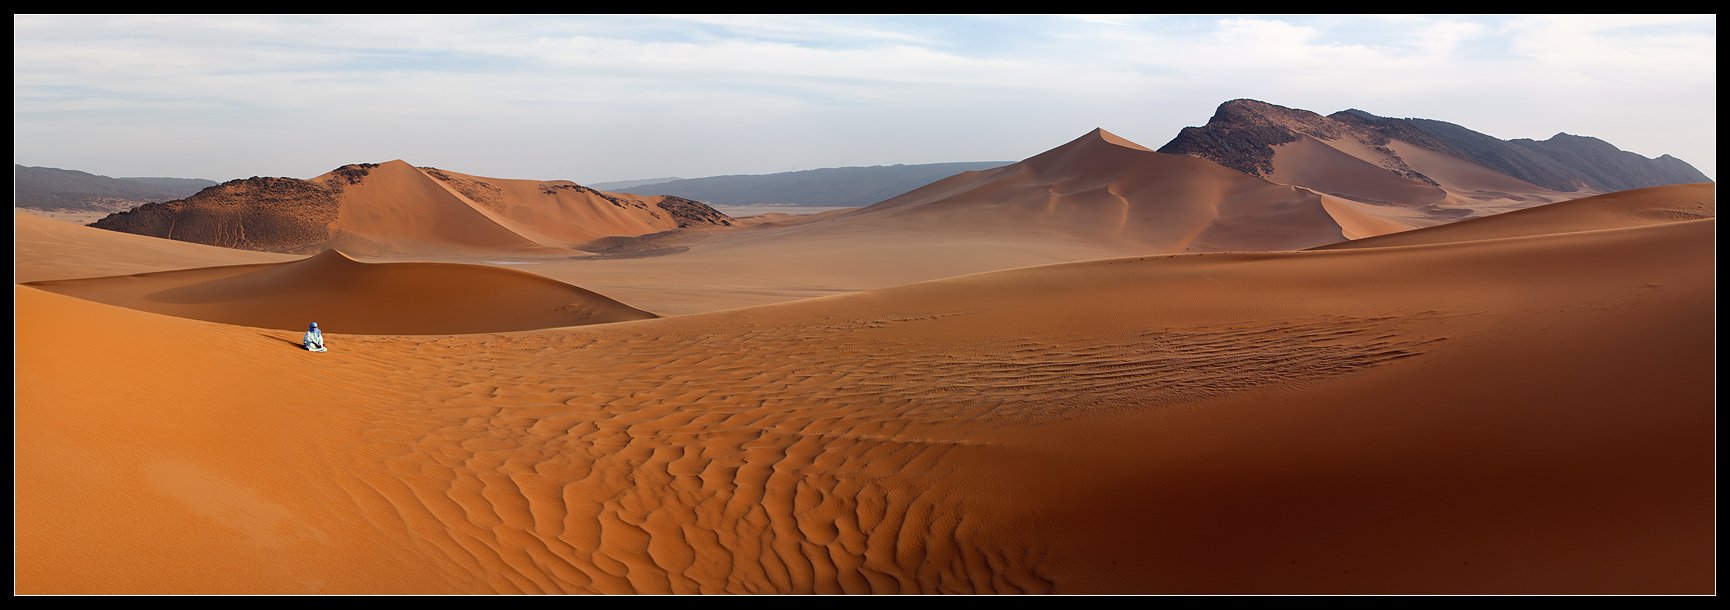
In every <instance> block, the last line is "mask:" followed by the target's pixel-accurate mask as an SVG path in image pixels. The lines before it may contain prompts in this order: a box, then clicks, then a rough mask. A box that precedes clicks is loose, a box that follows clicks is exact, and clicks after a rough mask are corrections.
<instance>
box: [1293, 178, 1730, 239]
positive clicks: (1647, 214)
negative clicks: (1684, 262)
mask: <svg viewBox="0 0 1730 610" xmlns="http://www.w3.org/2000/svg"><path fill="white" fill-rule="evenodd" d="M1717 215H1718V195H1717V185H1716V184H1714V183H1710V182H1707V183H1702V184H1676V185H1670V186H1654V187H1648V188H1643V189H1634V190H1631V191H1621V192H1616V193H1610V194H1608V195H1597V196H1594V197H1586V198H1583V199H1575V200H1573V201H1564V202H1561V203H1552V204H1549V205H1543V206H1539V207H1535V208H1528V209H1524V210H1517V211H1513V212H1506V213H1502V214H1497V215H1495V216H1485V217H1482V218H1472V219H1468V220H1463V221H1460V222H1456V223H1452V224H1445V225H1439V226H1434V227H1429V228H1425V229H1417V230H1414V231H1406V232H1401V233H1391V234H1387V235H1380V236H1377V237H1370V238H1366V239H1357V240H1352V241H1348V242H1342V243H1337V244H1330V245H1326V246H1322V247H1320V248H1316V249H1317V250H1338V249H1345V248H1380V247H1385V246H1411V245H1418V244H1436V243H1446V242H1455V241H1472V240H1480V239H1501V238H1504V237H1522V236H1527V235H1547V234H1551V233H1572V232H1576V231H1596V230H1600V229H1620V228H1627V227H1638V226H1645V225H1651V224H1662V223H1668V222H1678V221H1683V220H1697V219H1701V218H1715V217H1717Z"/></svg>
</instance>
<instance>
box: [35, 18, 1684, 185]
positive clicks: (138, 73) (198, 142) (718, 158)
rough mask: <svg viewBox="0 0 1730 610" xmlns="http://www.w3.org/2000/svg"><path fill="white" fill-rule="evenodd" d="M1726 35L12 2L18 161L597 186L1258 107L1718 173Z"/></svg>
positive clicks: (932, 149)
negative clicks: (1378, 118) (1572, 144)
mask: <svg viewBox="0 0 1730 610" xmlns="http://www.w3.org/2000/svg"><path fill="white" fill-rule="evenodd" d="M1716 44H1717V42H1716V20H1715V18H1713V17H1711V16H1704V17H1689V16H1653V17H1642V16H1633V17H1626V16H1604V17H1592V16H1542V17H1513V18H1502V17H1422V16H1388V17H1336V16H1318V17H1230V18H1216V17H1192V16H1173V17H1123V16H1072V17H1030V16H989V17H923V16H903V17H845V16H704V15H696V16H666V17H649V16H635V17H633V16H610V15H608V16H587V17H582V16H579V17H565V16H560V17H486V16H464V17H437V16H416V17H406V16H405V17H399V16H334V17H300V16H296V17H267V16H230V17H187V16H127V17H83V16H66V17H57V16H16V17H15V18H14V42H13V51H14V74H13V77H14V86H13V103H14V114H13V116H14V132H15V136H14V153H15V156H16V157H17V159H18V160H19V161H20V162H31V163H40V164H50V165H53V164H61V165H66V166H72V167H77V168H79V169H87V170H91V171H99V172H103V173H110V174H139V173H174V174H179V175H188V176H203V177H216V178H222V177H232V176H241V175H254V174H283V175H302V176H304V175H312V174H314V173H317V172H320V171H323V170H325V169H328V168H330V167H333V166H335V165H340V164H342V163H348V162H353V161H363V160H376V159H373V157H372V156H380V158H394V157H405V158H409V159H411V160H414V161H416V162H426V163H431V162H434V161H433V159H437V161H436V162H437V163H441V164H446V165H450V166H452V167H454V168H456V169H463V170H465V171H476V172H482V173H486V172H492V173H495V174H503V175H507V176H510V175H518V174H524V175H532V176H539V177H566V178H575V179H581V180H604V179H613V178H632V177H638V176H647V175H705V174H715V173H733V172H756V171H778V170H786V169H799V168H809V167H816V166H823V165H839V164H869V163H895V162H924V161H952V160H973V159H994V160H996V159H1003V160H1007V159H1013V158H1018V157H1021V156H1026V155H1029V154H1033V153H1036V152H1039V151H1040V150H1042V149H1044V148H1047V147H1049V146H1053V145H1056V144H1059V143H1061V142H1063V141H1065V140H1067V139H1069V138H1070V137H1073V136H1074V135H1075V134H1077V133H1080V132H1082V131H1085V130H1086V129H1090V128H1092V127H1095V126H1106V127H1109V128H1111V129H1113V131H1116V132H1118V133H1121V134H1123V135H1125V136H1128V137H1131V138H1135V139H1140V140H1143V143H1144V144H1147V145H1149V146H1158V145H1159V144H1162V143H1163V142H1164V141H1165V140H1166V139H1168V138H1169V137H1171V135H1172V134H1174V133H1175V132H1176V130H1177V129H1178V128H1180V127H1182V126H1183V125H1185V124H1194V123H1198V122H1200V121H1201V120H1204V119H1205V118H1206V116H1207V115H1208V114H1210V113H1211V112H1212V108H1213V106H1215V105H1217V104H1218V103H1219V102H1220V101H1223V100H1226V99H1231V98H1236V97H1257V98H1261V99H1265V100H1267V101H1270V102H1274V103H1279V104H1284V105H1289V106H1298V107H1305V108H1309V109H1312V110H1317V111H1321V112H1331V111H1333V110H1339V109H1343V108H1346V107H1361V108H1364V109H1366V110H1370V111H1372V112H1377V113H1382V114H1392V115H1401V116H1428V117H1433V118H1439V119H1443V120H1449V121H1453V122H1457V123H1461V124H1464V125H1467V126H1469V127H1473V128H1476V129H1480V130H1483V131H1487V132H1489V133H1491V134H1493V135H1497V136H1500V137H1545V136H1548V135H1549V134H1550V133H1554V132H1555V131H1564V130H1565V131H1569V132H1571V133H1588V134H1592V135H1598V136H1600V137H1604V138H1605V139H1607V140H1609V141H1611V142H1613V143H1615V144H1617V145H1619V146H1622V147H1624V148H1630V149H1634V150H1638V151H1640V152H1643V153H1646V154H1649V155H1655V154H1658V153H1664V152H1668V153H1672V154H1676V155H1678V156H1680V157H1682V158H1684V159H1686V160H1688V161H1690V162H1693V163H1695V164H1696V165H1699V166H1700V167H1701V168H1702V169H1703V170H1704V171H1707V172H1708V173H1709V174H1710V173H1713V171H1714V170H1715V164H1716ZM645 136H650V137H652V138H653V141H652V142H645V141H644V137H645ZM369 155H372V156H369ZM423 159H424V160H423ZM561 172H565V173H562V174H561Z"/></svg>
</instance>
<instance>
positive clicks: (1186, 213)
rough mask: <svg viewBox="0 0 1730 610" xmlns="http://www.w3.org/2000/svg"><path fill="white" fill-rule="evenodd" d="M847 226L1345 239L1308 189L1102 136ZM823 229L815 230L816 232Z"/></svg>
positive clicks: (1171, 238) (864, 213)
mask: <svg viewBox="0 0 1730 610" xmlns="http://www.w3.org/2000/svg"><path fill="white" fill-rule="evenodd" d="M827 224H828V225H830V226H832V227H834V228H838V229H846V230H853V231H858V230H873V231H885V230H894V231H908V230H913V231H948V232H954V233H1006V234H1008V233H1013V234H1017V235H1026V236H1030V237H1034V238H1039V237H1044V238H1053V237H1055V238H1071V239H1086V240H1099V241H1105V242H1110V243H1119V244H1123V245H1124V246H1125V247H1126V248H1133V250H1127V249H1126V252H1129V251H1134V252H1183V251H1226V250H1285V249H1298V248H1306V247H1310V246H1309V245H1305V244H1311V245H1319V244H1321V243H1326V242H1328V241H1330V240H1337V239H1338V238H1339V237H1340V236H1341V232H1340V227H1339V225H1338V224H1337V223H1335V222H1334V221H1333V219H1332V218H1331V217H1330V216H1329V215H1328V213H1327V210H1326V209H1325V208H1324V207H1323V206H1322V204H1321V200H1320V198H1319V197H1318V196H1317V195H1316V194H1314V193H1311V192H1309V191H1305V190H1302V189H1296V188H1292V187H1289V186H1280V185H1275V184H1271V183H1269V182H1267V181H1265V180H1262V179H1260V178H1256V177H1252V176H1246V175H1244V174H1241V173H1238V172H1235V171H1232V170H1229V169H1226V168H1224V167H1221V166H1219V165H1217V164H1215V163H1212V162H1209V161H1205V160H1202V159H1197V158H1193V157H1188V156H1184V155H1167V154H1162V153H1156V152H1153V151H1150V150H1148V149H1147V148H1145V147H1142V146H1140V145H1138V144H1135V143H1134V142H1130V141H1128V140H1125V139H1123V138H1121V137H1119V136H1116V135H1114V134H1112V133H1110V132H1107V131H1105V130H1103V129H1096V130H1094V131H1092V132H1090V133H1088V134H1086V135H1083V136H1081V137H1080V138H1076V139H1075V140H1073V141H1071V142H1069V143H1068V144H1064V145H1063V146H1059V147H1057V148H1054V149H1051V150H1049V151H1046V152H1044V153H1041V154H1039V155H1036V156H1034V157H1031V158H1029V159H1027V160H1024V161H1021V162H1020V163H1016V164H1014V165H1010V166H1006V167H1002V168H998V169H993V170H985V171H978V172H966V173H963V174H959V175H957V176H954V177H950V178H946V179H943V180H939V181H937V182H934V183H932V184H929V185H926V186H924V187H921V188H918V189H915V190H913V191H911V192H908V193H906V194H904V195H901V196H899V197H895V198H893V199H890V200H888V201H884V202H882V203H879V204H876V205H873V206H870V207H867V208H864V209H861V210H859V211H857V212H854V213H852V214H849V215H845V216H841V217H838V218H835V219H833V220H830V221H828V223H827ZM814 228H816V227H814Z"/></svg>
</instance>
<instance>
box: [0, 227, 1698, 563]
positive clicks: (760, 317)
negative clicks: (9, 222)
mask: <svg viewBox="0 0 1730 610" xmlns="http://www.w3.org/2000/svg"><path fill="white" fill-rule="evenodd" d="M1715 222H1716V221H1715V220H1713V219H1706V220H1697V221H1684V222H1676V223H1668V224H1662V225H1653V226H1646V227H1636V228H1629V229H1617V230H1608V231H1591V232H1582V233H1570V234H1561V235H1548V236H1539V237H1528V238H1512V239H1501V240H1490V241H1476V242H1466V243H1454V244H1439V245H1430V246H1421V247H1412V248H1383V249H1364V250H1348V251H1330V252H1295V253H1266V254H1204V255H1184V256H1166V257H1154V258H1139V259H1115V260H1105V261H1096V262H1087V263H1077V264H1066V265H1055V266H1047V267H1037V268H1027V269H1017V270H1011V271H1003V272H996V273H989V274H981V275H974V276H967V277H960V278H952V279H946V280H939V281H933V282H927V283H922V284H914V285H908V286H902V287H897V288H890V289H885V290H880V291H875V292H869V293H860V294H850V295H841V296H835V297H829V298H821V299H813V300H807V301H802V302H796V303H785V304H779V305H770V306H764V307H755V308H749V309H739V310H731V311H723V312H714V313H708V314H699V315H692V316H684V317H677V318H666V319H657V320H647V321H642V322H636V323H631V324H617V325H604V326H591V327H582V328H568V329H556V330H543V331H535V332H527V333H513V334H504V335H465V336H451V337H408V336H356V337H344V338H342V341H341V342H340V343H338V344H336V347H335V349H334V350H333V351H332V352H331V353H328V354H307V353H304V352H300V351H297V350H295V349H294V348H292V347H291V346H288V345H285V344H284V339H285V338H292V337H293V336H294V335H295V333H290V332H280V333H260V332H259V331H258V330H256V329H249V328H240V327H234V326H226V325H221V324H214V323H209V322H201V321H196V320H185V319H178V318H172V317H164V316H158V315H153V314H149V313H143V312H138V311H133V310H128V309H123V308H116V307H112V306H108V305H103V304H99V303H93V302H89V301H82V300H77V299H72V298H69V297H65V296H62V295H56V294H52V293H48V292H44V291H41V290H37V289H35V288H31V287H27V286H18V287H15V288H14V298H15V299H16V301H17V307H18V313H17V315H18V317H19V319H21V320H29V321H30V322H31V323H29V324H20V325H19V327H18V334H17V338H16V344H15V345H16V367H17V368H16V373H17V380H18V381H17V384H16V389H15V398H16V414H15V425H16V431H17V442H16V446H15V448H14V456H15V476H16V482H15V486H16V496H17V499H16V503H15V507H14V508H15V518H16V524H17V526H16V529H15V533H16V541H15V551H16V553H15V554H16V566H15V570H16V579H17V584H16V587H17V590H18V592H20V593H74V592H85V593H97V592H131V593H143V592H159V593H167V592H177V593H191V592H279V593H297V592H373V593H388V592H419V593H485V592H715V593H719V592H1058V593H1065V592H1125V591H1130V592H1147V593H1162V592H1163V593H1179V592H1207V593H1319V592H1329V593H1347V592H1351V593H1374V592H1404V593H1611V592H1614V593H1643V592H1664V593H1711V592H1712V591H1713V590H1714V586H1715V585H1714V579H1715V576H1714V574H1715V573H1714V539H1715V538H1714V531H1715V529H1714V521H1715V514H1716V513H1715V500H1714V481H1715V475H1714V460H1713V456H1714V427H1713V422H1714V405H1713V391H1712V383H1711V382H1712V379H1713V337H1712V333H1711V328H1712V325H1713V316H1714V306H1713V294H1714V277H1713V273H1712V253H1713V236H1714V232H1715ZM336 262H340V261H330V260H326V261H322V262H321V263H317V264H329V263H336ZM345 264H346V263H345ZM281 269H282V270H283V273H292V266H291V265H285V266H283V267H282V268H281ZM145 281H148V278H146V280H145ZM93 375H100V383H95V382H92V377H93Z"/></svg>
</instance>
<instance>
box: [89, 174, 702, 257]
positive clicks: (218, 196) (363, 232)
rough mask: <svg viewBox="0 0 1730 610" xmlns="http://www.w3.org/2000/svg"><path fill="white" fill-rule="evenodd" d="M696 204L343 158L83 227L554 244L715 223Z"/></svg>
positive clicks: (473, 244)
mask: <svg viewBox="0 0 1730 610" xmlns="http://www.w3.org/2000/svg"><path fill="white" fill-rule="evenodd" d="M731 222H732V220H731V219H730V218H728V217H727V216H726V215H725V214H721V213H720V212H717V211H715V210H714V209H712V208H709V207H708V206H706V205H703V204H701V203H698V202H694V201H690V200H686V199H681V198H678V197H668V196H654V197H641V196H636V195H628V194H612V193H605V192H601V191H596V190H594V189H590V188H587V187H583V186H580V185H577V184H576V183H573V182H570V181H565V180H555V181H540V180H508V179H500V178H483V177H479V176H470V175H467V174H461V173H457V172H452V171H448V170H441V169H438V168H432V167H425V168H419V167H415V166H413V165H410V164H409V163H407V162H405V161H402V160H400V159H398V160H393V161H387V162H384V163H359V164H351V165H344V166H342V167H339V168H337V169H335V170H332V171H330V172H328V173H325V174H322V175H320V176H317V177H314V178H312V179H310V180H298V179H294V178H260V177H254V178H248V179H244V180H234V181H230V182H226V183H223V184H220V185H217V186H214V187H211V188H208V189H205V190H204V191H201V192H200V193H198V194H197V195H194V196H192V197H188V198H186V199H182V200H176V201H169V202H165V203H154V204H147V205H144V206H140V207H138V208H136V209H133V210H130V211H126V212H120V213H116V214H113V215H110V216H108V217H106V218H103V219H102V220H99V221H97V222H95V223H93V224H92V226H95V227H98V228H103V229H109V230H114V231H121V232H128V233H137V234H141V235H149V236H153V237H164V238H169V239H179V240H182V241H191V242H197V243H205V244H212V245H218V246H223V247H229V248H241V249H248V250H262V251H273V252H290V253H298V254H312V253H316V252H320V251H323V250H325V249H330V248H339V249H342V250H345V251H349V252H355V253H359V254H366V255H415V254H428V253H432V254H448V253H451V252H463V251H490V252H537V251H544V252H554V251H560V250H569V249H571V248H574V247H577V246H580V245H582V244H584V243H587V242H589V241H592V240H595V239H599V238H603V237H612V236H636V235H644V234H649V233H657V232H662V231H671V230H676V229H681V228H694V227H695V228H700V227H719V226H727V225H730V224H731Z"/></svg>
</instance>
